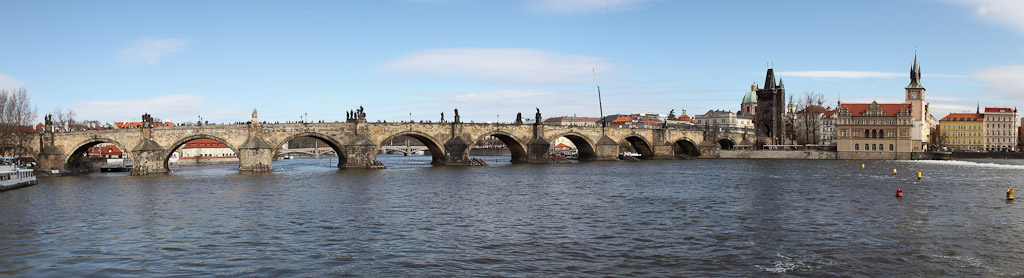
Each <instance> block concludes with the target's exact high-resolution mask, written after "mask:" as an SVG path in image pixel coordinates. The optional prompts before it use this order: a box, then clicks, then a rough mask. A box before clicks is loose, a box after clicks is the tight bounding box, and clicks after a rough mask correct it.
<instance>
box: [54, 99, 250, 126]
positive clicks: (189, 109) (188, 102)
mask: <svg viewBox="0 0 1024 278" xmlns="http://www.w3.org/2000/svg"><path fill="white" fill-rule="evenodd" d="M207 107H208V102H207V101H206V99H205V98H203V97H201V96H198V95H192V94H178V95H167V96H161V97H155V98H147V99H134V100H96V101H86V102H79V103H75V104H74V105H72V106H71V109H72V110H74V111H75V113H77V114H78V115H79V118H81V119H84V120H99V121H103V122H114V121H121V120H123V119H124V117H126V116H131V117H135V118H130V119H128V120H138V119H137V118H138V117H139V116H140V115H142V114H143V113H149V114H150V115H153V117H156V118H161V119H164V120H174V121H194V120H191V119H193V118H194V119H195V120H198V118H197V117H196V116H197V115H199V114H200V113H201V112H202V111H203V109H206V108H207ZM240 115H243V116H244V115H245V113H241V114H240ZM242 118H244V117H242ZM207 119H211V120H212V118H207Z"/></svg>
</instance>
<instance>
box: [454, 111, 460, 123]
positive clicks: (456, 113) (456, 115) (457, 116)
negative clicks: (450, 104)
mask: <svg viewBox="0 0 1024 278" xmlns="http://www.w3.org/2000/svg"><path fill="white" fill-rule="evenodd" d="M455 123H459V109H458V108H455Z"/></svg>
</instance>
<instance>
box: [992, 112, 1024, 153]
mask: <svg viewBox="0 0 1024 278" xmlns="http://www.w3.org/2000/svg"><path fill="white" fill-rule="evenodd" d="M984 118H985V121H984V123H985V150H987V151H1004V150H1014V149H1016V147H1017V138H1018V136H1017V134H1018V131H1017V121H1016V120H1017V109H1010V108H994V107H985V117H984Z"/></svg>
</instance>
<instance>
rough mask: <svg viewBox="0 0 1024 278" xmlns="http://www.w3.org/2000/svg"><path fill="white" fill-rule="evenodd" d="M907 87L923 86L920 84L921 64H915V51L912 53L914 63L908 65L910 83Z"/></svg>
mask: <svg viewBox="0 0 1024 278" xmlns="http://www.w3.org/2000/svg"><path fill="white" fill-rule="evenodd" d="M907 88H924V86H921V66H920V65H918V64H917V53H914V65H913V66H911V67H910V85H907Z"/></svg>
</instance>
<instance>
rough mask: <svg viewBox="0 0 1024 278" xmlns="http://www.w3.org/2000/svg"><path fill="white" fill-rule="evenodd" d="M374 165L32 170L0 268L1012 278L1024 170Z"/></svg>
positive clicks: (756, 163) (4, 222) (0, 237)
mask: <svg viewBox="0 0 1024 278" xmlns="http://www.w3.org/2000/svg"><path fill="white" fill-rule="evenodd" d="M381 157H382V158H381V160H382V161H384V162H385V164H388V165H389V166H390V168H389V169H386V170H355V169H346V170H337V169H334V168H330V167H327V166H320V164H319V162H320V161H319V160H317V159H295V160H286V161H276V162H274V167H275V169H274V172H273V173H269V174H252V173H238V172H237V171H236V168H237V166H236V165H210V166H194V167H182V168H180V169H177V170H176V171H174V172H173V173H170V174H166V175H163V174H160V175H150V176H144V177H131V176H126V175H125V174H123V173H94V174H90V175H87V176H77V177H61V178H49V177H41V178H40V184H39V185H36V186H31V187H26V188H22V189H17V190H11V191H6V192H0V210H2V212H0V276H4V275H9V276H18V277H38V276H52V277H71V276H88V275H93V276H125V277H138V276H160V277H165V276H246V277H250V276H257V277H281V276H316V277H322V276H372V277H424V276H433V277H451V276H506V277H551V276H566V277H579V276H617V277H629V276H645V277H664V276H716V277H717V276H790V275H797V276H816V277H818V276H869V277H879V276H883V277H885V276H1020V275H1024V252H1021V251H1020V250H1021V248H1024V247H1022V246H1021V244H1020V243H1021V242H1020V235H1024V225H1022V223H1024V200H1021V201H1020V202H1022V203H1021V204H1014V203H1011V202H1007V201H1005V190H1006V189H1007V188H1017V189H1022V188H1024V186H1022V183H1024V163H1022V162H1021V161H1009V160H1008V161H1000V160H990V161H807V160H688V161H644V162H638V163H631V162H592V163H577V164H571V165H519V164H516V165H512V164H508V163H507V162H501V161H503V160H507V159H508V158H507V157H485V159H486V160H487V161H488V162H490V163H491V165H490V166H486V167H431V166H429V161H430V158H429V157H400V156H381ZM495 159H497V161H498V162H497V163H494V161H495ZM324 163H325V164H328V165H329V164H330V162H328V161H326V160H325V161H324ZM861 163H865V164H866V165H865V166H866V167H865V168H863V169H862V168H861ZM893 168H896V169H898V171H899V172H898V175H892V169H893ZM916 171H922V172H923V173H924V179H923V180H921V181H918V180H917V179H916V178H915V177H914V173H915V172H916ZM897 188H902V189H903V192H904V194H905V195H904V197H903V198H902V199H897V198H895V196H894V195H895V191H896V189H897ZM1022 192H1024V191H1022ZM1018 195H1024V194H1018Z"/></svg>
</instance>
